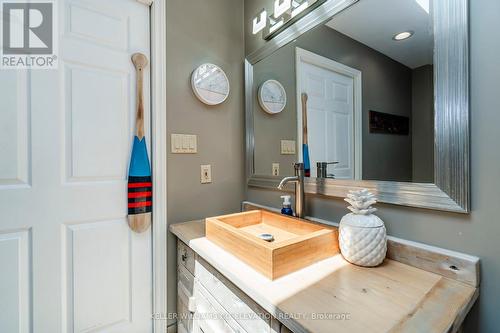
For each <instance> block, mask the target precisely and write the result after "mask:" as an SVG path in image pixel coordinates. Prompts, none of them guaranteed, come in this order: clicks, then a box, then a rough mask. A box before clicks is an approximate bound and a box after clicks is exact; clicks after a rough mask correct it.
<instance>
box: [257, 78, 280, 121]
mask: <svg viewBox="0 0 500 333" xmlns="http://www.w3.org/2000/svg"><path fill="white" fill-rule="evenodd" d="M259 104H260V106H261V107H262V109H264V111H266V112H267V113H270V114H275V113H280V112H281V111H283V109H284V108H285V105H286V91H285V88H283V86H282V85H281V83H279V82H278V81H276V80H267V81H266V82H264V83H263V84H262V85H261V86H260V89H259Z"/></svg>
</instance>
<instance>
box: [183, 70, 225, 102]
mask: <svg viewBox="0 0 500 333" xmlns="http://www.w3.org/2000/svg"><path fill="white" fill-rule="evenodd" d="M191 86H192V88H193V91H194V94H195V95H196V97H198V98H199V99H200V100H201V101H202V102H203V103H205V104H208V105H217V104H220V103H222V102H224V101H225V100H226V98H227V96H228V95H229V80H228V79H227V76H226V73H224V71H223V70H222V69H221V68H220V67H218V66H216V65H214V64H203V65H201V66H200V67H198V68H197V69H196V70H195V71H194V72H193V74H192V75H191Z"/></svg>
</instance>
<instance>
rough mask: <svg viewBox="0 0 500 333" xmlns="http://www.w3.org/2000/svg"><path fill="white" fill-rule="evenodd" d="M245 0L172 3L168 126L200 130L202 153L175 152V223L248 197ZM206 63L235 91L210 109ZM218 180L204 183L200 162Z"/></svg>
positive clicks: (171, 163)
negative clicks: (194, 82)
mask: <svg viewBox="0 0 500 333" xmlns="http://www.w3.org/2000/svg"><path fill="white" fill-rule="evenodd" d="M243 40H244V36H243V0H210V1H206V0H168V1H167V110H166V112H167V131H168V136H169V140H170V134H171V133H189V134H197V135H198V154H195V155H180V154H171V153H170V148H169V147H170V141H169V142H168V145H167V147H165V149H167V150H168V152H169V155H168V160H167V167H168V169H167V172H168V174H167V179H168V180H167V191H168V223H169V224H172V223H176V222H181V221H187V220H193V219H199V218H203V217H206V216H213V215H218V214H223V213H229V212H235V211H238V210H239V208H240V203H241V201H242V199H243V197H244V188H243V183H244V180H243V179H244V162H243V161H244V137H243V133H244V112H243V105H244V93H243V77H244V73H243V59H244V53H243V50H244V44H243ZM204 62H212V63H215V64H217V65H219V66H220V67H221V68H222V69H223V70H224V71H225V72H226V74H227V76H228V78H229V81H230V85H231V93H230V95H229V97H228V99H227V100H226V101H225V102H224V103H223V104H221V105H219V106H214V107H209V106H206V105H204V104H202V103H201V102H200V101H198V99H196V97H195V96H194V94H193V92H192V90H191V86H190V81H189V80H190V75H191V72H192V71H193V70H194V69H195V68H196V67H197V66H198V65H200V64H202V63H204ZM201 164H211V165H212V181H213V182H212V184H206V185H201V184H200V165H201ZM168 247H169V248H168V274H169V275H168V284H169V285H168V300H169V303H168V310H169V311H170V312H174V311H175V300H176V264H175V260H176V257H175V253H176V250H175V239H174V237H173V236H172V235H171V234H170V233H169V238H168Z"/></svg>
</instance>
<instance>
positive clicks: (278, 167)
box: [272, 163, 280, 176]
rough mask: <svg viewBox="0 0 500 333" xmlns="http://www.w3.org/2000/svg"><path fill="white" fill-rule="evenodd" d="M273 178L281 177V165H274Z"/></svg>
mask: <svg viewBox="0 0 500 333" xmlns="http://www.w3.org/2000/svg"><path fill="white" fill-rule="evenodd" d="M272 175H273V176H279V175H280V164H279V163H273V173H272Z"/></svg>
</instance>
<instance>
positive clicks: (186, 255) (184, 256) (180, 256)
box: [177, 240, 195, 275]
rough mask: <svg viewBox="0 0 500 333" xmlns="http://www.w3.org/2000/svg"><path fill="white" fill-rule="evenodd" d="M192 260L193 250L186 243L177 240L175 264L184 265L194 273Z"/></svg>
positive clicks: (193, 257) (193, 256)
mask: <svg viewBox="0 0 500 333" xmlns="http://www.w3.org/2000/svg"><path fill="white" fill-rule="evenodd" d="M194 261H195V254H194V251H193V250H191V249H190V248H189V246H187V245H186V244H184V243H183V242H181V241H180V240H178V241H177V265H178V266H184V267H186V269H187V270H188V271H189V272H191V274H193V275H194Z"/></svg>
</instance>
